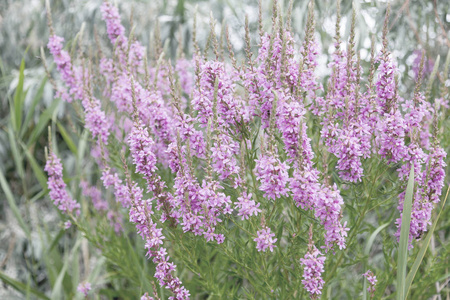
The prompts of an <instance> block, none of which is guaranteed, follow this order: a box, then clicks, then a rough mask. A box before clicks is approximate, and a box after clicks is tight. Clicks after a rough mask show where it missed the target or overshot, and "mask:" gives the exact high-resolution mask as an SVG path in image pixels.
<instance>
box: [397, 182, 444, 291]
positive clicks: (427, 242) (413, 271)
mask: <svg viewBox="0 0 450 300" xmlns="http://www.w3.org/2000/svg"><path fill="white" fill-rule="evenodd" d="M449 191H450V186H449V187H448V188H447V194H446V195H445V199H444V201H443V202H442V207H441V210H440V211H439V214H438V215H437V217H436V220H435V221H434V222H433V225H432V226H431V229H430V231H429V232H428V234H427V236H426V238H425V240H424V241H423V245H422V248H420V251H419V253H417V257H416V259H415V260H414V264H413V265H412V267H411V270H410V271H409V273H408V276H407V277H406V283H405V298H406V297H408V292H409V289H410V288H411V285H412V282H413V280H414V277H415V276H416V273H417V270H418V269H419V266H420V264H421V263H422V260H423V258H424V256H425V253H426V252H427V249H428V246H429V245H430V240H431V237H432V236H433V233H434V230H435V229H436V224H437V221H438V220H439V217H440V216H441V213H442V211H443V210H444V207H445V202H446V201H447V197H448V192H449Z"/></svg>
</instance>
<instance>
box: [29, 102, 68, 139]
mask: <svg viewBox="0 0 450 300" xmlns="http://www.w3.org/2000/svg"><path fill="white" fill-rule="evenodd" d="M59 102H60V99H59V98H58V99H55V100H54V101H53V103H52V105H51V106H50V107H49V108H47V109H46V110H45V111H44V112H43V113H42V115H41V116H40V117H39V121H38V123H37V125H36V127H35V128H34V129H33V131H32V132H31V136H30V139H29V140H28V142H27V147H30V146H31V145H33V144H34V143H35V142H36V140H37V139H38V138H39V136H40V135H41V133H42V131H43V130H44V129H45V128H46V127H47V123H48V121H49V120H50V119H51V117H52V115H53V112H54V111H55V110H56V108H57V107H58V105H59Z"/></svg>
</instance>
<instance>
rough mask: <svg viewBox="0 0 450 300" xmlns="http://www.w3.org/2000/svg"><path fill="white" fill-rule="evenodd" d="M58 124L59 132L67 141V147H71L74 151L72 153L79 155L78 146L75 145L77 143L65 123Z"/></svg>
mask: <svg viewBox="0 0 450 300" xmlns="http://www.w3.org/2000/svg"><path fill="white" fill-rule="evenodd" d="M56 125H57V126H58V129H59V132H60V133H61V135H62V137H63V139H64V141H65V142H66V144H67V147H69V149H70V151H72V153H73V154H75V155H76V156H77V155H78V150H77V146H75V143H74V142H73V140H72V138H71V137H70V135H69V133H68V132H67V130H66V129H65V128H64V126H63V125H61V123H60V122H57V123H56Z"/></svg>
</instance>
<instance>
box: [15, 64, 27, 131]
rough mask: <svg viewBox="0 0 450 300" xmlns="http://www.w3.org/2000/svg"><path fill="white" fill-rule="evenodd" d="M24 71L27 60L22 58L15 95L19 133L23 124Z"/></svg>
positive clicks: (16, 124)
mask: <svg viewBox="0 0 450 300" xmlns="http://www.w3.org/2000/svg"><path fill="white" fill-rule="evenodd" d="M24 71H25V59H24V58H22V62H21V63H20V72H19V82H18V84H17V88H16V92H15V93H14V113H15V118H14V119H15V124H14V125H15V127H14V128H15V130H16V131H17V132H18V131H19V130H20V125H21V124H22V108H23V100H24V98H25V97H24V95H23V80H24V77H25V75H24Z"/></svg>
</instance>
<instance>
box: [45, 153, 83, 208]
mask: <svg viewBox="0 0 450 300" xmlns="http://www.w3.org/2000/svg"><path fill="white" fill-rule="evenodd" d="M44 170H45V171H46V172H47V174H48V180H47V184H48V188H49V190H50V192H49V195H50V198H51V199H52V200H53V202H54V203H55V205H56V206H57V207H58V209H59V210H60V211H61V212H63V213H65V214H72V213H74V214H76V215H78V214H79V213H80V204H79V203H77V202H76V201H75V200H73V199H72V198H71V197H70V196H69V194H68V193H67V191H66V184H65V183H64V181H63V174H62V171H63V167H62V164H61V160H60V159H59V158H58V157H57V156H56V154H55V153H53V152H50V153H49V155H48V158H47V163H46V164H45V168H44Z"/></svg>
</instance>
